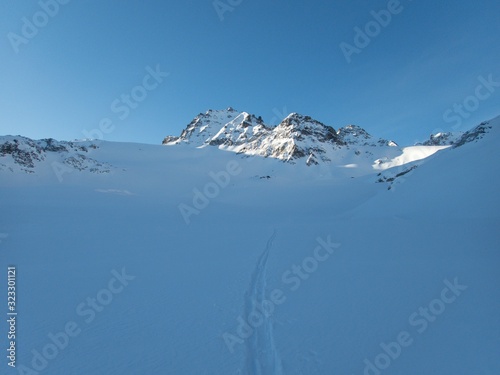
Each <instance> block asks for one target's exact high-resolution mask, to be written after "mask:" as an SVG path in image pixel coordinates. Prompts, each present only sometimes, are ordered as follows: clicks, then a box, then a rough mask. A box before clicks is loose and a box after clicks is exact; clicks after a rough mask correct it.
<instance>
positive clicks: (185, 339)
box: [0, 113, 500, 375]
mask: <svg viewBox="0 0 500 375" xmlns="http://www.w3.org/2000/svg"><path fill="white" fill-rule="evenodd" d="M239 115H240V114H239V113H235V114H234V117H233V118H232V119H233V120H235V119H236V118H237V117H238V116H239ZM252 119H253V117H252ZM292 120H293V119H292ZM222 122H223V120H221V124H222ZM249 122H250V121H249ZM251 122H252V123H254V125H253V126H252V127H253V128H255V127H258V125H256V124H257V120H255V121H254V120H252V121H251ZM242 123H243V121H240V120H236V121H235V122H234V123H233V125H234V128H235V129H236V128H238V126H239V125H240V124H242ZM225 124H227V122H225V123H224V124H222V126H223V125H225ZM205 125H210V124H205ZM205 125H204V126H205ZM315 126H316V125H315V123H313V124H312V125H311V133H313V131H315ZM287 127H291V128H293V129H294V125H293V121H290V125H286V124H284V125H283V126H282V128H283V131H285V130H286V128H287ZM229 129H231V128H230V127H228V132H230V131H229ZM240 129H241V128H240ZM320 129H321V132H322V131H323V129H322V128H320ZM499 129H500V118H497V119H495V120H492V121H490V122H489V123H485V124H483V125H481V126H480V127H478V128H475V129H473V130H472V131H470V132H468V136H467V137H466V138H463V140H464V141H465V142H464V143H463V144H462V145H461V146H460V147H455V148H452V147H451V148H447V149H443V150H441V151H439V152H436V153H434V154H433V155H432V156H429V157H425V156H426V155H427V151H425V150H430V149H427V148H425V147H424V148H420V147H422V146H418V147H417V148H403V149H400V148H399V147H397V146H372V145H371V144H372V143H373V142H375V143H376V144H378V141H377V140H375V141H371V140H370V139H367V138H365V137H364V136H363V135H361V133H360V131H359V130H357V129H355V132H356V134H360V135H361V136H360V137H359V138H358V137H356V138H358V141H357V142H356V144H354V142H353V140H351V141H350V142H346V138H345V137H346V136H345V135H344V136H341V134H342V133H339V132H335V134H336V136H335V137H333V138H332V139H335V142H334V143H331V145H332V150H336V151H337V153H335V152H333V151H332V153H331V154H330V153H329V152H330V151H328V152H325V154H324V155H327V156H328V157H329V158H330V159H331V160H332V161H331V162H330V163H326V162H322V163H319V164H318V165H315V164H311V165H310V166H307V164H306V163H305V162H304V163H302V162H299V163H295V164H292V163H284V162H283V161H282V160H281V159H279V158H272V157H269V158H263V157H248V155H244V154H238V153H235V152H223V151H221V150H220V149H219V148H218V147H208V146H206V147H201V148H197V147H182V146H178V147H177V146H173V147H164V146H160V145H158V146H152V145H142V144H133V143H112V142H99V143H96V142H91V143H90V144H95V146H96V147H95V148H91V147H89V146H88V145H86V144H84V143H82V144H80V143H78V142H75V143H73V147H74V149H73V148H71V150H70V146H69V145H65V148H66V149H67V151H63V150H61V151H60V152H57V151H50V150H49V149H46V150H42V151H40V153H38V152H36V151H33V150H37V147H40V148H42V149H43V148H44V147H46V146H47V144H48V143H47V142H45V141H44V143H39V142H34V144H33V145H31V146H29V147H30V148H29V149H28V151H29V150H32V151H33V152H35V154H36V155H37V157H38V158H39V159H40V160H38V159H36V158H35V157H34V156H33V155H32V159H33V165H34V166H33V167H29V166H26V165H24V164H25V163H24V161H23V160H24V158H21V162H19V161H16V160H15V159H16V157H17V156H16V155H17V154H18V153H17V151H12V150H13V149H15V146H13V145H12V144H13V143H15V142H13V139H12V138H3V140H2V143H1V144H3V145H5V144H7V142H9V144H10V145H11V146H9V147H8V149H7V151H2V152H3V156H0V163H3V164H5V165H7V166H11V167H12V170H11V169H9V167H7V168H2V170H0V192H1V194H0V207H1V208H2V215H1V217H0V238H1V239H2V241H1V242H0V253H1V255H0V259H1V271H0V273H1V275H0V277H1V278H2V279H3V280H7V275H6V270H7V265H11V266H16V268H17V272H18V276H17V295H18V300H17V309H18V312H19V314H18V316H17V319H18V321H17V322H18V325H17V328H18V330H17V332H16V368H15V369H14V368H10V367H8V366H7V365H6V364H5V362H4V363H3V364H2V366H3V370H2V371H3V373H5V374H7V375H9V374H31V375H33V374H37V375H38V374H50V375H66V374H73V373H75V374H95V375H101V374H106V375H107V374H111V375H113V374H145V373H153V374H199V373H200V374H220V375H226V374H228V375H233V374H251V375H255V374H287V375H288V374H290V375H292V374H321V375H323V374H324V375H331V374H350V375H352V374H354V375H357V374H360V375H362V374H364V375H366V374H370V375H373V374H379V375H380V374H384V375H385V374H429V375H434V374H435V375H441V374H488V375H489V374H492V375H496V374H498V373H499V371H500V359H499V357H498V350H499V348H500V315H499V314H498V311H499V310H500V298H499V297H500V292H499V291H498V288H497V285H498V284H499V281H500V276H499V273H498V269H499V267H500V254H499V248H500V234H499V232H498V227H499V224H500V214H499V212H500V211H499V208H500V207H499V205H500V202H499V199H498V187H499V185H500V184H499V183H500V180H499V178H500V173H499V172H500V171H499V166H498V163H496V161H497V160H498V157H499V147H498V145H499V143H500V131H499ZM219 130H220V128H219V127H214V128H211V130H210V132H211V133H210V136H209V137H206V138H205V136H200V137H199V138H198V140H197V141H196V142H195V141H194V140H193V141H192V142H193V143H196V145H197V146H200V145H204V144H206V141H207V140H208V139H210V140H211V139H212V138H213V137H215V136H216V135H217V134H218V132H219ZM263 130H264V131H269V130H266V129H264V128H263ZM271 130H272V129H271ZM205 131H207V132H208V128H206V129H205ZM297 131H299V130H297ZM293 132H294V131H292V133H293ZM302 132H303V129H302V130H300V133H301V134H302ZM236 133H237V132H236V131H235V132H234V133H233V134H234V135H235V134H236ZM241 133H243V130H241ZM193 134H197V133H196V132H194V133H193ZM207 134H208V133H207ZM321 134H324V133H321ZM252 136H253V131H252V132H250V133H249V134H248V138H250V139H251V137H252ZM286 137H289V135H287V136H286ZM293 137H295V136H293ZM342 137H344V138H342ZM15 138H16V139H18V143H20V142H21V139H19V138H18V137H15ZM190 139H191V138H190ZM232 139H235V140H238V137H236V138H232ZM304 139H305V140H307V138H305V137H304ZM294 140H297V138H294ZM301 141H302V139H298V140H297V142H298V144H299V146H300V147H303V146H302V145H301V144H300V142H301ZM309 141H310V142H312V141H311V140H310V139H309ZM23 142H25V144H26V145H29V144H30V141H29V140H24V141H23ZM180 142H181V143H182V142H183V141H180ZM325 142H326V141H325ZM325 142H322V143H323V144H322V145H320V146H321V147H326V146H325V144H327V143H325ZM341 142H344V143H349V144H348V145H342V144H341ZM365 142H367V143H368V144H365ZM235 143H236V142H235ZM245 143H246V141H245ZM360 143H361V144H360ZM460 143H461V142H460ZM221 145H222V144H221ZM221 145H219V146H221ZM80 146H84V147H85V148H86V149H87V151H83V150H81V149H79V147H80ZM27 147H28V146H25V145H24V143H23V146H22V147H21V146H19V147H18V148H21V149H23V150H26V148H27ZM226 147H229V146H226ZM379 149H383V150H390V152H393V153H394V154H390V155H388V156H387V160H385V159H384V161H385V162H384V163H375V160H378V159H380V154H379V153H378V151H376V150H379ZM2 150H4V148H2ZM356 151H359V152H360V155H357V154H356ZM30 152H31V151H30ZM370 152H371V153H372V154H373V155H370V154H369V153H370ZM384 152H385V151H384ZM76 153H81V154H82V155H85V157H86V158H91V159H92V160H95V161H96V162H98V163H102V164H103V165H110V166H113V167H112V168H110V171H109V173H92V172H90V171H89V170H82V171H80V170H78V169H75V168H71V169H68V170H63V171H62V172H60V173H59V175H58V174H57V173H56V172H55V171H54V168H53V165H52V162H53V161H58V162H60V163H64V160H65V158H66V157H70V156H71V155H74V154H76ZM410 153H412V154H414V155H411V156H409V154H410ZM319 154H320V155H321V153H319ZM19 155H24V154H19ZM41 155H43V157H44V158H45V159H42V157H41ZM324 155H323V156H324ZM332 155H333V156H332ZM361 155H366V156H361ZM417 156H419V157H420V156H421V157H425V158H424V159H421V160H420V161H416V158H417ZM318 157H321V156H318ZM365 159H366V162H364V161H363V160H365ZM298 160H304V161H305V157H301V158H300V159H298ZM356 160H357V161H358V163H357V164H356V163H355V161H356ZM410 160H411V162H410ZM361 161H363V162H361ZM19 163H21V164H19ZM104 163H105V164H104ZM391 163H392V164H391ZM415 163H416V164H418V165H419V167H418V168H416V169H413V170H412V171H411V173H407V174H405V175H404V176H403V177H397V178H396V181H398V180H399V183H398V184H394V185H392V186H393V188H392V189H390V190H388V189H387V185H386V184H385V183H384V184H377V183H374V182H375V180H376V178H379V177H378V176H377V174H378V173H382V174H384V173H389V172H391V173H395V174H398V173H401V172H398V171H402V170H403V169H404V168H406V167H409V166H413V165H414V164H415ZM384 164H386V166H389V165H391V167H389V168H387V169H380V166H381V165H384ZM21 165H24V166H21ZM376 166H378V167H376ZM17 168H19V169H17ZM21 168H25V169H29V170H32V171H34V173H25V171H23V170H20V169H21ZM364 168H366V169H364ZM361 170H362V171H361ZM383 176H385V175H383ZM352 177H356V178H352ZM403 179H404V181H403ZM391 182H394V181H391ZM5 320H6V319H4V323H3V326H2V331H3V332H7V330H8V327H7V322H6V321H5ZM6 337H7V336H6V334H5V335H4V336H3V338H2V341H1V342H2V346H3V347H4V348H8V346H7V340H6ZM4 361H6V359H4Z"/></svg>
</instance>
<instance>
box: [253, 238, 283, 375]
mask: <svg viewBox="0 0 500 375" xmlns="http://www.w3.org/2000/svg"><path fill="white" fill-rule="evenodd" d="M275 237H276V230H274V231H273V234H272V235H271V237H270V238H269V239H268V240H267V244H266V248H265V249H264V251H263V252H262V254H261V256H260V257H259V260H258V262H257V266H256V267H255V270H254V272H253V274H252V278H251V281H250V285H249V288H248V290H247V292H246V293H245V313H244V319H246V320H247V319H248V316H249V314H250V313H251V312H252V311H258V312H259V315H260V316H261V317H262V319H263V323H262V324H261V325H259V326H258V327H256V328H253V333H252V335H251V336H250V337H249V338H248V339H247V340H246V346H247V373H248V374H251V375H268V374H273V375H282V374H283V369H282V366H281V359H280V357H279V354H278V351H277V349H276V345H275V342H274V333H273V323H272V320H271V318H272V314H271V316H266V315H265V314H263V313H261V312H260V310H257V309H256V308H255V305H256V302H258V303H259V304H260V303H261V302H262V301H263V300H264V299H265V297H266V295H265V293H266V286H267V281H266V270H267V260H268V258H269V253H270V251H271V247H272V246H273V241H274V238H275Z"/></svg>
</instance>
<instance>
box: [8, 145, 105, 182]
mask: <svg viewBox="0 0 500 375" xmlns="http://www.w3.org/2000/svg"><path fill="white" fill-rule="evenodd" d="M97 148H98V146H97V144H96V143H93V142H77V143H75V142H64V141H63V142H59V141H56V140H54V139H52V138H49V139H42V140H38V141H34V140H32V139H29V138H26V137H21V136H0V170H9V171H10V172H14V171H16V170H19V171H23V172H25V173H35V171H36V165H38V164H39V163H41V162H50V163H51V164H52V165H53V166H54V167H56V168H57V167H59V168H63V169H64V168H68V169H69V168H71V169H75V170H79V171H82V170H88V171H90V172H93V173H109V172H110V171H111V168H112V167H111V166H110V165H109V164H107V163H101V162H98V161H96V160H94V159H92V158H90V157H88V156H87V155H88V153H89V150H95V149H97Z"/></svg>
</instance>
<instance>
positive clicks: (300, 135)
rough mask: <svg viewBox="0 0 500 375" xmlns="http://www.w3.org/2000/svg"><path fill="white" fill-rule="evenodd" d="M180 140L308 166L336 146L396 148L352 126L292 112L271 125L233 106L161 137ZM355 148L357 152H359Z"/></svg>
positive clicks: (328, 157)
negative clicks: (338, 127) (335, 126)
mask: <svg viewBox="0 0 500 375" xmlns="http://www.w3.org/2000/svg"><path fill="white" fill-rule="evenodd" d="M179 143H185V144H190V145H193V146H195V147H206V146H217V147H218V148H220V149H223V150H228V151H233V152H237V153H240V154H245V155H259V156H263V157H271V158H275V159H279V160H283V161H286V162H290V163H295V162H298V161H300V160H304V161H305V163H306V164H307V165H318V164H319V163H330V162H332V161H333V160H334V159H336V155H339V152H337V151H338V150H339V149H344V151H345V150H346V149H351V148H355V147H360V148H363V147H366V146H370V147H381V148H384V147H397V144H396V143H394V142H392V141H387V140H384V139H378V140H374V139H373V138H372V136H371V135H370V134H368V133H367V132H366V131H365V130H363V129H362V128H360V127H358V126H355V125H349V126H346V127H344V128H341V129H339V130H337V131H336V130H335V129H334V128H333V127H331V126H328V125H325V124H323V123H321V122H319V121H317V120H314V119H312V118H311V117H309V116H303V115H300V114H298V113H292V114H290V115H289V116H287V117H286V118H285V119H283V121H281V123H280V124H279V125H277V126H275V127H270V126H268V125H266V124H264V123H263V120H262V117H260V116H259V117H256V116H255V115H251V114H249V113H247V112H241V113H240V112H238V111H236V110H234V109H233V108H228V109H227V110H218V111H214V110H209V111H207V112H206V113H205V114H199V115H198V116H197V117H196V118H195V119H194V120H193V121H191V123H189V125H188V126H187V127H186V129H185V130H183V132H182V133H181V135H180V136H179V137H173V136H168V137H166V138H165V139H164V140H163V144H164V145H167V146H171V145H176V144H179ZM356 151H357V152H358V155H359V154H360V153H361V152H362V151H360V150H355V152H356ZM364 151H366V150H364Z"/></svg>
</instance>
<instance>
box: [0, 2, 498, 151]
mask: <svg viewBox="0 0 500 375" xmlns="http://www.w3.org/2000/svg"><path fill="white" fill-rule="evenodd" d="M42 1H45V2H47V3H50V2H51V1H55V0H42ZM61 1H62V0H61ZM65 1H66V2H67V4H64V5H60V8H59V10H58V11H57V12H55V11H54V10H52V12H54V15H53V16H46V17H45V18H44V15H43V14H41V13H40V12H41V11H42V12H46V11H43V10H42V7H41V5H40V4H39V3H37V2H35V1H30V2H28V1H2V2H1V3H0V19H1V22H0V25H1V26H0V27H1V32H0V61H1V69H0V134H21V135H25V136H28V137H32V138H44V137H53V138H56V139H65V140H72V139H77V138H83V137H84V135H83V133H82V131H83V130H92V129H95V128H98V127H99V123H100V121H101V120H102V119H103V118H109V119H110V120H111V121H112V125H110V126H113V131H111V132H109V133H107V134H104V139H106V140H111V141H134V142H144V143H157V144H158V143H160V142H161V141H162V139H163V137H164V136H166V135H170V134H172V135H178V134H179V133H180V132H181V130H182V129H183V128H184V127H185V126H186V124H187V123H189V122H190V121H191V119H192V118H193V117H194V116H195V115H197V114H198V113H199V112H205V111H206V110H207V109H210V108H213V109H222V108H226V107H228V106H232V107H234V108H236V109H238V110H241V111H247V112H250V113H254V114H256V115H261V116H262V117H263V118H264V120H265V121H266V122H268V123H271V122H274V123H276V122H277V117H278V116H277V113H278V114H279V115H280V116H281V115H283V116H282V117H284V115H285V113H283V112H284V109H285V108H286V112H288V113H289V112H299V113H302V114H306V115H310V116H312V117H314V118H316V119H318V120H320V121H322V122H324V123H326V124H328V125H332V126H333V127H335V128H338V127H341V126H344V125H347V124H357V125H360V126H362V127H364V128H365V129H367V130H368V131H369V132H371V133H373V134H375V135H378V136H383V137H387V138H391V139H394V140H396V141H398V142H399V143H402V144H409V143H413V142H414V141H416V140H422V139H423V138H425V137H426V136H427V135H428V134H430V132H432V131H435V130H437V129H441V130H445V131H448V130H452V128H455V129H456V130H463V129H467V128H470V127H471V126H473V125H475V124H476V123H478V122H480V121H482V120H486V119H489V118H491V117H494V116H496V115H500V105H499V103H500V100H499V99H500V87H490V88H489V89H490V90H489V91H488V89H487V88H483V89H481V90H480V91H479V95H480V97H481V98H480V99H477V96H476V87H477V86H478V85H479V84H480V81H479V80H478V78H479V77H481V76H482V77H484V78H485V79H488V76H489V75H492V78H493V80H494V81H495V82H500V22H499V21H498V17H499V16H500V3H499V2H498V0H481V1H476V2H473V1H464V0H458V1H435V0H433V1H430V0H420V1H411V0H401V2H400V5H399V7H397V9H398V11H399V12H398V13H396V14H392V16H391V20H390V22H389V23H388V25H387V26H380V27H379V28H380V30H377V29H376V27H377V26H376V25H374V23H373V22H375V21H373V20H374V17H373V15H372V14H371V13H370V12H371V11H380V10H382V9H387V8H388V4H389V3H390V1H386V0H370V1H361V0H349V1H347V0H345V1H297V0H286V1H285V0H243V1H239V0H221V1H220V3H225V4H231V3H232V4H237V3H238V2H240V4H238V5H234V6H233V5H227V6H229V7H231V8H233V9H232V11H227V12H225V13H224V14H223V17H224V19H223V20H221V19H220V17H219V15H218V13H217V12H216V10H215V8H214V5H213V0H183V1H170V0H155V1H153V0H152V1H118V0H109V1H96V0H94V1H76V0H70V1H68V0H65ZM391 1H393V2H394V1H396V0H391ZM23 17H26V19H28V21H30V22H36V23H38V24H39V25H41V26H40V27H37V26H36V25H35V27H36V28H37V30H38V33H37V35H35V36H30V35H29V34H26V33H29V31H30V30H28V31H26V30H24V32H25V34H23V24H24V21H23ZM371 21H373V22H371ZM369 22H371V23H369ZM44 23H46V25H44ZM367 26H370V27H372V29H371V33H372V35H374V36H373V37H372V38H370V42H369V44H368V45H367V46H366V47H364V48H360V49H359V53H353V54H352V55H351V56H350V57H351V62H350V63H348V62H347V60H346V58H345V56H344V54H343V52H342V50H341V48H340V44H341V43H342V42H345V43H348V44H350V45H352V46H354V47H356V45H355V44H354V37H355V31H354V28H355V27H359V28H361V29H362V30H365V29H366V27H367ZM25 29H26V27H25ZM28 29H29V28H28ZM9 33H15V34H17V35H19V36H20V37H24V36H26V35H28V36H30V37H29V38H26V39H25V41H27V43H20V42H19V39H16V43H13V42H12V40H13V39H12V38H13V37H12V34H9ZM9 35H10V38H9ZM23 35H24V36H23ZM14 44H15V45H16V46H17V47H16V48H18V52H17V53H16V52H15V48H14V47H13V45H14ZM157 65H159V67H160V70H162V71H164V72H169V76H168V77H167V78H165V79H164V80H163V82H162V83H161V84H159V85H158V86H157V87H156V88H154V89H152V90H151V91H144V90H143V91H142V92H141V89H140V88H139V89H137V85H140V84H141V83H142V81H143V78H144V77H145V76H146V75H147V71H146V67H147V66H150V67H152V68H153V69H154V68H155V67H156V66H157ZM153 83H154V82H153V81H148V84H149V87H150V88H152V86H153ZM499 85H500V84H497V86H499ZM134 88H136V92H135V93H136V95H140V94H141V93H144V92H146V93H147V96H146V98H145V99H144V100H143V101H142V102H140V103H139V104H138V106H137V107H136V108H133V109H131V110H130V113H128V114H127V116H124V115H125V112H124V111H122V112H118V113H114V112H113V111H112V110H111V104H112V103H113V101H115V100H116V99H118V100H120V97H121V95H123V94H130V92H131V91H132V89H134ZM487 94H489V95H487ZM470 96H473V98H472V99H471V98H470ZM486 96H488V97H487V98H486ZM136 97H137V96H136ZM474 97H476V99H475V100H474ZM467 98H469V101H468V108H469V109H470V111H466V112H465V114H460V115H458V114H457V113H454V110H453V105H454V103H458V104H460V103H463V102H464V100H466V99H467ZM447 110H450V112H449V113H448V121H445V120H444V119H443V115H444V114H445V113H446V111H447ZM119 116H121V117H124V118H123V119H120V118H119ZM453 116H455V117H453ZM456 116H459V118H458V119H457V117H456Z"/></svg>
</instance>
